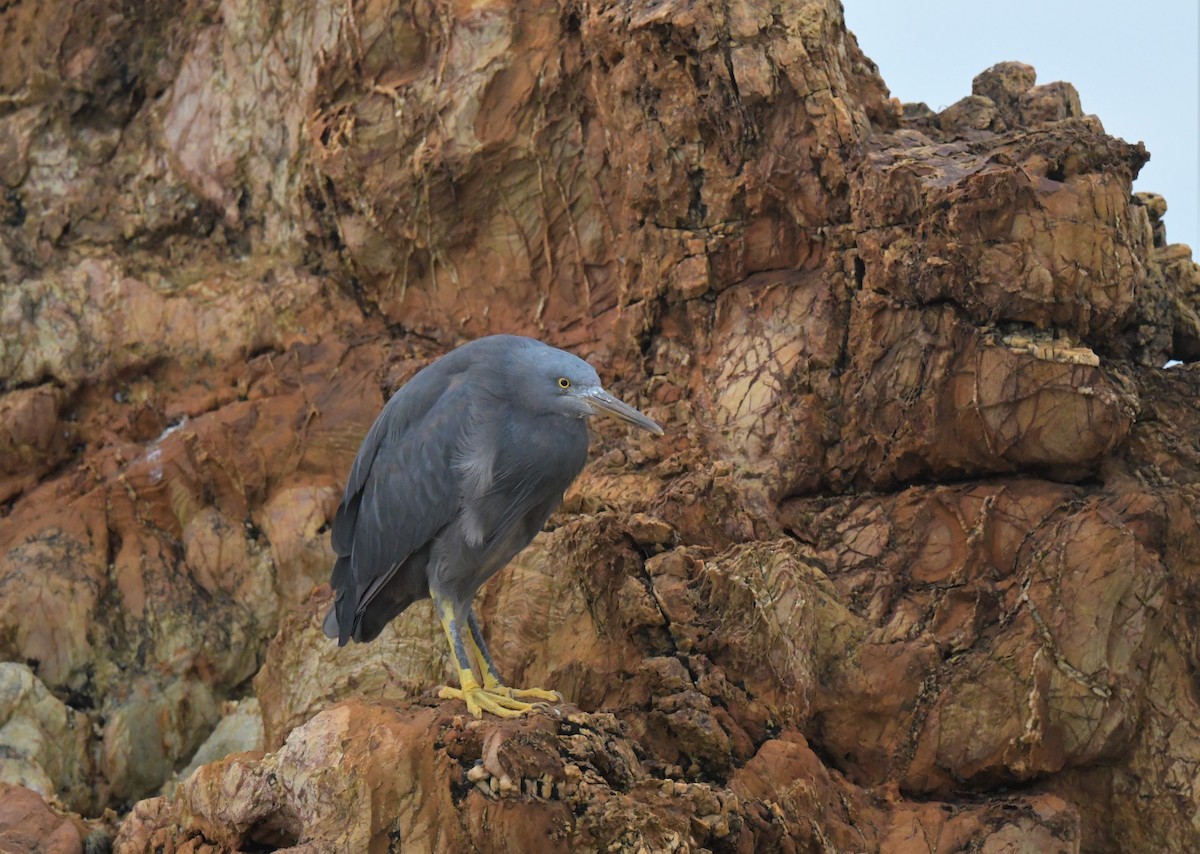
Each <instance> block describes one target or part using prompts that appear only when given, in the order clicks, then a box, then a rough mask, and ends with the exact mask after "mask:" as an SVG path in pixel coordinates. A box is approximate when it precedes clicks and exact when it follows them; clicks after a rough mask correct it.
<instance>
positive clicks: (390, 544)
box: [325, 360, 472, 644]
mask: <svg viewBox="0 0 1200 854" xmlns="http://www.w3.org/2000/svg"><path fill="white" fill-rule="evenodd" d="M471 392H472V390H471V388H470V384H469V382H468V381H467V378H466V375H465V374H464V372H463V371H461V370H455V365H454V364H453V362H449V363H447V360H442V362H439V363H435V364H434V365H431V366H430V367H429V368H426V369H425V370H424V371H422V372H421V373H419V374H417V376H416V377H414V378H413V379H412V380H411V381H409V383H408V384H406V385H405V386H404V387H403V388H401V389H400V391H398V392H397V393H396V394H395V395H393V396H392V399H391V400H389V401H388V403H387V405H386V406H385V407H384V408H383V411H382V412H381V413H380V415H379V417H378V418H377V419H376V420H375V423H374V424H373V425H372V426H371V429H370V431H368V433H367V436H366V438H365V439H364V440H363V444H362V447H361V448H360V449H359V452H358V456H357V457H356V458H355V460H354V465H353V467H352V468H351V470H350V477H349V479H348V480H347V483H346V491H345V493H344V494H343V496H342V503H341V505H340V506H339V507H338V511H337V515H336V516H335V518H334V522H333V525H332V528H331V533H330V538H331V542H332V544H333V550H334V553H335V554H336V555H337V561H336V563H335V564H334V569H333V575H332V578H331V581H330V583H331V585H332V586H333V588H334V590H335V591H336V594H337V595H336V600H335V603H334V608H333V611H334V612H335V617H334V618H332V619H327V620H326V623H325V630H326V634H330V635H333V634H334V632H335V631H336V636H337V638H338V642H339V644H345V643H346V642H347V641H348V640H349V639H350V638H351V637H352V636H353V635H354V630H355V626H356V624H357V623H358V620H359V618H360V617H361V615H362V613H363V611H364V610H365V609H366V607H367V605H368V604H369V603H370V601H371V599H373V598H374V596H375V595H376V594H377V593H378V592H379V590H380V589H381V588H382V587H383V585H384V584H386V583H387V582H388V581H389V580H390V579H392V578H393V576H394V575H395V573H396V572H397V571H401V568H402V567H403V566H404V563H405V561H406V560H407V559H408V558H409V556H411V555H412V554H413V553H414V552H416V551H418V550H420V549H421V548H422V547H423V546H425V545H426V544H427V543H428V542H429V541H430V540H431V539H432V538H433V537H434V536H435V535H436V534H437V532H438V531H440V530H441V529H442V528H443V527H445V526H446V525H447V524H449V523H450V522H451V521H453V520H454V517H455V515H456V514H457V512H458V508H459V503H460V495H461V486H462V485H461V483H460V481H461V479H462V475H461V474H460V473H459V471H458V470H457V469H456V467H455V466H454V465H453V463H454V460H455V455H456V454H457V453H458V451H459V447H460V444H461V441H462V433H463V430H464V429H465V427H466V425H468V424H469V423H470V420H471V419H470V414H471V406H472V394H471Z"/></svg>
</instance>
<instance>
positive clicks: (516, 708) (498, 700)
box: [438, 685, 562, 718]
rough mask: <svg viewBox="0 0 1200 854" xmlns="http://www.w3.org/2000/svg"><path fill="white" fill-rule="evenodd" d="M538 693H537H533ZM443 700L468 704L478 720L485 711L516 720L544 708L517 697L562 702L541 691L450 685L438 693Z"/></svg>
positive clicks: (501, 686)
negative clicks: (534, 710)
mask: <svg viewBox="0 0 1200 854" xmlns="http://www.w3.org/2000/svg"><path fill="white" fill-rule="evenodd" d="M534 691H536V692H537V693H536V694H535V693H533V692H534ZM438 696H439V697H441V698H442V699H443V700H462V701H463V702H464V703H466V704H467V711H468V712H470V713H471V714H472V715H474V716H475V717H477V718H481V717H483V713H484V712H485V711H488V712H491V713H492V714H493V715H496V716H497V717H501V718H515V717H519V716H521V715H523V714H525V713H526V712H529V711H531V710H533V709H536V708H538V707H539V706H542V707H544V706H545V705H546V704H545V703H544V702H538V703H523V702H521V701H520V700H518V699H517V697H529V698H531V699H538V700H561V699H562V698H561V697H559V696H558V695H557V694H555V693H552V692H550V691H542V690H541V689H531V690H530V691H513V689H512V688H506V687H504V686H503V685H500V686H497V687H496V688H468V689H467V690H465V691H464V690H463V689H462V688H451V687H450V686H449V685H447V686H446V687H444V688H442V689H441V690H440V691H438Z"/></svg>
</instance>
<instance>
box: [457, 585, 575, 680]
mask: <svg viewBox="0 0 1200 854" xmlns="http://www.w3.org/2000/svg"><path fill="white" fill-rule="evenodd" d="M467 629H468V632H467V649H468V650H470V653H471V657H472V658H473V659H475V663H476V664H477V665H479V672H480V673H482V674H483V687H484V688H486V689H487V690H488V691H491V692H493V693H496V694H504V695H506V696H509V697H515V698H518V699H522V700H542V701H545V702H548V703H561V702H562V699H563V698H562V694H560V693H558V692H557V691H547V690H546V689H544V688H509V687H508V686H507V685H505V684H504V683H503V682H502V681H501V679H500V674H499V673H497V672H496V665H495V663H494V662H493V661H492V656H491V655H490V654H489V653H488V648H487V644H486V643H484V642H483V632H482V631H480V629H479V621H478V620H477V619H475V609H474V608H470V607H468V608H467Z"/></svg>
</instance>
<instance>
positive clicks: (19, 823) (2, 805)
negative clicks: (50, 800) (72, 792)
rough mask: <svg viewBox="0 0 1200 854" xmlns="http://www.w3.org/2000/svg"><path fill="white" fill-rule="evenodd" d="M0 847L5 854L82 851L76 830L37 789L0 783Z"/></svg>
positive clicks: (58, 853)
mask: <svg viewBox="0 0 1200 854" xmlns="http://www.w3.org/2000/svg"><path fill="white" fill-rule="evenodd" d="M0 850H3V851H5V852H8V854H83V841H82V840H81V839H80V837H79V829H78V828H77V827H76V826H75V825H74V824H73V823H72V822H70V821H68V820H67V819H64V818H62V817H61V816H58V815H56V814H55V813H54V812H53V811H51V810H50V808H49V807H47V806H46V803H45V802H44V801H43V800H42V799H41V797H40V796H39V795H38V793H37V792H34V791H32V790H30V789H26V788H24V787H23V786H14V785H12V784H10V783H3V782H0Z"/></svg>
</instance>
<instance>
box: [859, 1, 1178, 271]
mask: <svg viewBox="0 0 1200 854" xmlns="http://www.w3.org/2000/svg"><path fill="white" fill-rule="evenodd" d="M842 3H843V5H844V7H845V10H846V26H847V27H849V29H850V30H851V31H852V32H853V33H854V34H855V35H856V36H857V37H858V43H859V45H860V46H861V47H862V49H863V52H864V53H866V55H867V56H869V57H871V59H873V60H874V61H875V63H876V64H877V65H878V66H879V73H880V74H881V75H882V76H883V79H884V82H885V83H887V85H888V88H889V89H891V91H892V95H894V96H895V97H897V98H899V99H900V100H901V101H924V102H925V103H926V104H928V105H929V106H930V107H932V108H933V109H934V110H939V109H941V108H942V107H948V106H950V105H951V104H953V103H954V102H955V101H957V100H958V99H959V98H962V97H964V96H966V95H969V94H971V79H972V78H973V77H974V76H975V75H976V74H978V73H979V72H980V71H983V70H984V69H985V68H989V67H991V66H992V65H995V64H996V63H997V62H1004V61H1006V60H1017V61H1019V62H1024V63H1027V64H1029V65H1032V66H1033V67H1034V68H1036V69H1037V77H1038V79H1037V82H1038V83H1050V82H1053V81H1055V80H1066V81H1068V82H1070V83H1073V84H1074V85H1075V88H1076V89H1077V90H1079V99H1080V101H1081V103H1082V104H1083V110H1084V112H1085V113H1093V114H1095V115H1097V116H1099V117H1100V121H1101V122H1102V123H1103V124H1104V129H1105V130H1106V131H1108V133H1110V134H1112V135H1113V136H1118V137H1121V138H1122V139H1126V140H1128V141H1129V142H1137V141H1139V140H1141V141H1142V142H1144V143H1145V144H1146V148H1147V149H1149V151H1150V155H1151V159H1150V162H1149V163H1147V164H1146V165H1145V166H1143V167H1142V171H1141V173H1140V175H1139V177H1138V179H1137V181H1135V182H1134V185H1133V188H1134V190H1135V191H1137V190H1150V191H1152V192H1155V193H1161V194H1162V195H1163V196H1165V197H1166V200H1167V215H1166V217H1165V218H1164V220H1163V221H1164V222H1165V223H1166V227H1167V242H1168V243H1186V244H1188V245H1189V246H1191V247H1192V249H1193V258H1195V259H1196V260H1200V178H1198V174H1197V173H1198V172H1200V92H1198V91H1197V86H1198V81H1200V67H1198V57H1200V21H1198V20H1197V10H1198V8H1200V2H1197V0H1142V2H1139V3H1131V2H1129V0H1001V2H990V3H986V4H985V3H982V2H978V0H966V2H963V0H910V2H898V0H842Z"/></svg>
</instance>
